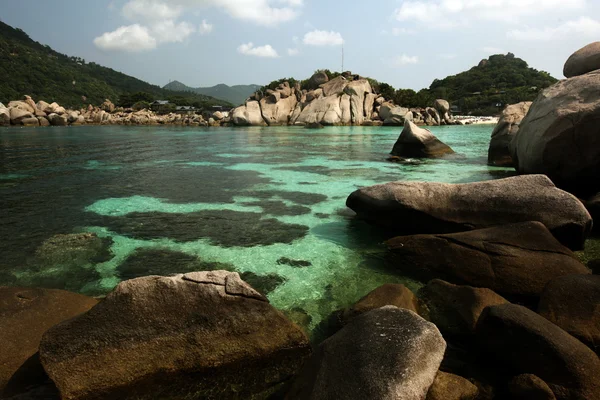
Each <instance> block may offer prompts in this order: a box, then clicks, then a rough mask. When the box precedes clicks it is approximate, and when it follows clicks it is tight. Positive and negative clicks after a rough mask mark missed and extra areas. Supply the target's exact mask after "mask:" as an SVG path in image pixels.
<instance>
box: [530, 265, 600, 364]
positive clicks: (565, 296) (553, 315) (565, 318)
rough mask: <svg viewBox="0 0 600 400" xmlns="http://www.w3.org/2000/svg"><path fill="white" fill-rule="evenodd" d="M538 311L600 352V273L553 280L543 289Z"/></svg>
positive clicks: (599, 353) (597, 352)
mask: <svg viewBox="0 0 600 400" xmlns="http://www.w3.org/2000/svg"><path fill="white" fill-rule="evenodd" d="M538 312H539V314H540V315H541V316H542V317H544V318H546V319H547V320H548V321H550V322H552V323H554V324H556V325H558V326H560V327H561V328H562V329H564V330H565V331H567V332H568V333H570V334H571V335H573V336H575V337H576V338H577V339H579V340H581V341H582V342H583V343H584V344H586V345H587V346H588V347H590V348H591V349H592V350H594V351H595V352H596V354H598V355H600V276H598V275H568V276H563V277H560V278H556V279H553V280H552V281H550V282H549V283H548V285H547V286H546V288H545V289H544V291H543V292H542V295H541V297H540V303H539V307H538Z"/></svg>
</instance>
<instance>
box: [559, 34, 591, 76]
mask: <svg viewBox="0 0 600 400" xmlns="http://www.w3.org/2000/svg"><path fill="white" fill-rule="evenodd" d="M597 69H600V42H594V43H590V44H588V45H587V46H585V47H582V48H581V49H579V50H577V51H576V52H575V53H573V54H572V55H571V57H569V59H568V60H567V62H566V63H565V67H564V68H563V74H564V75H565V77H567V78H572V77H574V76H579V75H583V74H587V73H588V72H592V71H595V70H597Z"/></svg>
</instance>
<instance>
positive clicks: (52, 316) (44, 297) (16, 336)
mask: <svg viewBox="0 0 600 400" xmlns="http://www.w3.org/2000/svg"><path fill="white" fill-rule="evenodd" d="M96 303H97V300H95V299H92V298H90V297H86V296H82V295H80V294H76V293H70V292H65V291H63V290H53V289H26V288H16V287H0V343H2V351H1V352H0V394H2V391H3V390H4V387H5V385H6V384H7V383H8V381H9V380H10V379H11V377H12V376H13V374H14V373H15V372H16V371H17V370H18V369H19V368H20V367H21V366H22V365H23V363H25V361H27V360H28V359H29V358H30V357H32V356H33V355H34V354H35V353H37V351H38V346H39V343H40V340H41V339H42V335H43V334H44V332H46V330H48V329H50V328H51V327H53V326H54V325H56V324H58V323H60V322H62V321H64V320H67V319H69V318H73V317H75V316H77V315H79V314H81V313H84V312H86V311H88V310H89V309H90V308H92V307H93V306H94V305H96ZM0 397H2V396H0ZM2 398H4V397H2Z"/></svg>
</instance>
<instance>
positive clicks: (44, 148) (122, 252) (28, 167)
mask: <svg viewBox="0 0 600 400" xmlns="http://www.w3.org/2000/svg"><path fill="white" fill-rule="evenodd" d="M492 129H493V127H492V126H491V125H481V126H451V127H435V128H432V129H431V130H432V131H433V133H434V134H435V135H437V136H438V138H439V139H441V140H442V141H444V142H445V143H447V144H448V145H450V146H451V147H452V148H453V149H454V150H455V151H456V152H457V153H458V154H457V155H456V156H453V157H450V158H447V159H443V160H427V161H418V160H411V161H410V162H409V163H407V164H395V163H390V162H388V161H386V158H387V155H388V153H389V151H390V150H391V149H392V147H393V145H394V142H395V140H396V139H397V137H398V135H399V133H400V129H399V128H381V127H330V128H326V129H322V130H307V129H303V128H298V127H279V128H245V129H241V128H236V129H228V128H221V129H211V130H203V129H198V128H194V129H184V128H169V127H152V128H146V127H77V128H68V129H64V128H63V129H55V128H48V129H4V130H0V157H1V159H2V165H1V166H0V195H1V199H0V205H1V206H2V208H1V211H0V213H1V214H0V228H1V229H0V252H2V254H4V256H3V259H2V261H1V263H0V285H2V284H5V285H20V286H46V287H54V288H60V289H68V290H74V291H79V292H82V293H86V294H90V295H102V294H105V293H107V292H109V291H110V290H111V289H112V288H114V286H115V285H117V284H118V283H119V281H120V280H122V279H126V278H130V277H134V276H140V275H144V274H148V273H165V274H166V273H177V272H182V271H181V270H180V269H181V268H184V267H182V266H186V268H187V266H189V265H190V263H192V265H196V266H198V268H200V267H202V268H204V267H206V268H208V267H210V268H213V267H214V268H219V267H223V268H228V269H232V270H236V271H239V272H240V273H246V275H245V276H250V277H251V278H249V279H248V280H249V281H251V282H257V283H256V284H257V285H258V286H261V285H262V289H263V291H264V292H266V293H267V296H268V297H269V299H270V301H271V302H272V304H273V305H274V306H276V307H278V308H280V309H282V310H286V311H293V312H294V313H296V314H298V313H300V314H302V315H303V316H304V318H303V323H304V324H305V325H306V326H307V328H309V329H312V328H314V327H316V326H317V325H318V324H319V322H321V321H322V320H323V319H324V318H325V317H326V316H327V315H329V314H330V313H331V312H333V311H335V310H337V309H339V308H342V307H346V306H348V305H350V304H351V303H353V302H354V301H356V300H357V299H359V298H360V297H361V296H363V295H365V294H366V293H368V292H369V291H370V290H372V289H374V288H376V287H378V286H379V285H381V284H383V283H388V282H399V283H405V284H406V285H408V286H409V287H411V288H412V289H415V290H416V289H418V287H419V286H420V283H418V282H415V281H411V280H409V279H407V278H405V277H402V276H399V275H398V274H396V273H395V272H394V271H391V270H389V269H387V268H386V267H385V265H384V263H383V261H382V246H381V243H382V241H383V240H384V239H385V237H383V236H381V234H380V233H379V232H378V231H377V230H376V229H373V228H371V227H369V226H367V225H365V224H364V223H362V222H360V221H357V220H355V219H354V218H353V216H352V213H351V212H349V210H347V209H346V207H345V200H346V197H347V196H348V195H349V194H350V193H351V192H352V191H354V190H356V189H357V188H360V187H362V186H367V185H373V184H377V183H384V182H389V181H393V180H425V181H442V182H470V181H479V180H486V179H493V178H496V177H505V176H508V175H510V174H511V172H510V171H509V170H507V169H501V168H494V167H488V166H487V165H486V159H487V147H488V144H489V137H490V134H491V131H492ZM74 232H95V233H96V234H97V235H98V236H100V237H102V238H110V239H111V240H112V242H110V241H109V242H108V243H110V247H109V251H110V255H109V256H108V257H104V258H103V259H102V260H89V261H86V262H85V263H83V264H82V263H81V262H79V264H76V265H74V264H73V263H71V264H69V263H66V264H65V263H59V264H55V265H47V264H44V265H41V264H40V261H39V260H38V259H36V257H35V254H36V250H37V249H38V248H39V247H40V245H41V244H42V243H43V242H44V241H45V240H47V239H48V238H50V237H52V236H54V235H56V234H64V233H74ZM144 250H147V251H151V250H157V251H159V252H160V253H159V255H158V256H157V255H156V254H157V253H152V252H149V253H148V252H147V253H144ZM140 254H141V255H144V254H145V256H140ZM135 256H139V257H137V258H136V257H135ZM194 263H196V264H194ZM132 265H133V266H132ZM157 271H158V272H157ZM252 277H253V278H252ZM251 279H254V281H252V280H251Z"/></svg>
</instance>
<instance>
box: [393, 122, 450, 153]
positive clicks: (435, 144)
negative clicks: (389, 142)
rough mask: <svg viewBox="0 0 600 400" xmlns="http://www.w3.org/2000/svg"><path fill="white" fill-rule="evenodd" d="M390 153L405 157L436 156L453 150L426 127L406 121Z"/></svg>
mask: <svg viewBox="0 0 600 400" xmlns="http://www.w3.org/2000/svg"><path fill="white" fill-rule="evenodd" d="M391 154H392V155H393V156H397V157H406V158H438V157H443V156H445V155H448V154H454V150H452V149H451V148H450V146H448V145H447V144H445V143H443V142H442V141H441V140H439V139H438V138H437V137H435V135H434V134H433V133H431V132H430V131H428V130H427V129H423V128H419V127H418V126H417V125H415V124H414V123H412V122H410V121H407V122H406V123H405V124H404V129H402V133H401V134H400V137H399V138H398V140H397V141H396V144H394V148H393V149H392V153H391Z"/></svg>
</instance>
